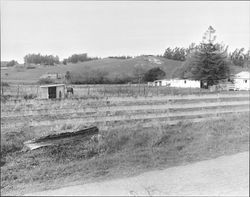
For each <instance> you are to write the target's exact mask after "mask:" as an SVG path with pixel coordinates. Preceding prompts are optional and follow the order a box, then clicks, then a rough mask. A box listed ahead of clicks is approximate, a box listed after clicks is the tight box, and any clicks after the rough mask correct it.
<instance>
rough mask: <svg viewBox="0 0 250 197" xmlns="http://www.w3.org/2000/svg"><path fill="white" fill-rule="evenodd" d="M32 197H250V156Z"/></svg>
mask: <svg viewBox="0 0 250 197" xmlns="http://www.w3.org/2000/svg"><path fill="white" fill-rule="evenodd" d="M27 195H29V196H31V195H32V196H34V195H36V196H38V195H42V196H46V195H48V196H54V195H78V196H82V195H88V196H89V195H95V196H97V195H106V196H112V195H115V196H118V195H123V196H139V195H144V196H152V195H164V196H166V195H171V196H178V195H181V196H187V195H192V196H194V195H209V196H211V195H216V196H225V195H231V196H249V152H243V153H238V154H235V155H230V156H223V157H219V158H216V159H213V160H207V161H202V162H197V163H194V164H189V165H186V166H179V167H172V168H168V169H165V170H158V171H151V172H147V173H144V174H141V175H139V176H136V177H130V178H124V179H116V180H111V181H105V182H100V183H90V184H85V185H77V186H71V187H65V188H61V189H57V190H48V191H44V192H39V193H33V194H27Z"/></svg>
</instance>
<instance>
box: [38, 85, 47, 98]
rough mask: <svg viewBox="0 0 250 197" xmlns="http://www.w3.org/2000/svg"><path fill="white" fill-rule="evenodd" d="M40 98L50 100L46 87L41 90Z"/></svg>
mask: <svg viewBox="0 0 250 197" xmlns="http://www.w3.org/2000/svg"><path fill="white" fill-rule="evenodd" d="M39 98H41V99H47V98H49V92H48V88H47V87H44V88H41V87H40V89H39Z"/></svg>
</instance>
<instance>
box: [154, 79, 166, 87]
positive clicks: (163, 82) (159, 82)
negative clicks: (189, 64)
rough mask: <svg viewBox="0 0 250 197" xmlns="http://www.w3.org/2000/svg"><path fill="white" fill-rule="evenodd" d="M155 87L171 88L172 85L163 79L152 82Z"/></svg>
mask: <svg viewBox="0 0 250 197" xmlns="http://www.w3.org/2000/svg"><path fill="white" fill-rule="evenodd" d="M152 85H153V86H169V85H170V80H168V79H161V80H156V81H154V82H152Z"/></svg>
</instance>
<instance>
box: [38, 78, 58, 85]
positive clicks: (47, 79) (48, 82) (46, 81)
mask: <svg viewBox="0 0 250 197" xmlns="http://www.w3.org/2000/svg"><path fill="white" fill-rule="evenodd" d="M38 83H39V84H51V83H55V81H54V80H53V79H49V78H42V79H39V81H38Z"/></svg>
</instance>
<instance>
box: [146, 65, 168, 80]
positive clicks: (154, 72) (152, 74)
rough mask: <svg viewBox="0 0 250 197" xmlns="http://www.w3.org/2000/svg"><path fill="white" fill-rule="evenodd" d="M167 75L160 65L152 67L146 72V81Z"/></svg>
mask: <svg viewBox="0 0 250 197" xmlns="http://www.w3.org/2000/svg"><path fill="white" fill-rule="evenodd" d="M165 75H166V73H165V72H164V71H163V70H161V69H160V68H159V67H156V68H152V69H150V70H148V71H147V72H146V73H145V74H144V81H147V82H148V81H150V82H152V81H155V80H157V79H160V78H162V77H164V76H165Z"/></svg>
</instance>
